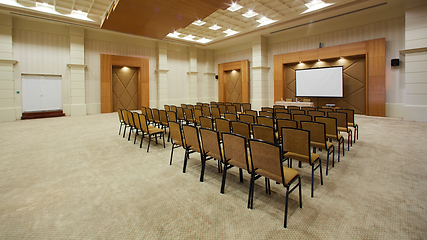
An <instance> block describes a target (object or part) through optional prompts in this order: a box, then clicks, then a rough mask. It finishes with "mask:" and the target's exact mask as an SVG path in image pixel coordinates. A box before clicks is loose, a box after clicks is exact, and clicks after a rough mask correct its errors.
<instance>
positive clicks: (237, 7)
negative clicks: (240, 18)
mask: <svg viewBox="0 0 427 240" xmlns="http://www.w3.org/2000/svg"><path fill="white" fill-rule="evenodd" d="M241 8H242V6H240V5H239V4H237V3H235V2H233V3H232V4H231V6H230V7H229V8H227V10H228V11H231V12H235V11H237V10H239V9H241Z"/></svg>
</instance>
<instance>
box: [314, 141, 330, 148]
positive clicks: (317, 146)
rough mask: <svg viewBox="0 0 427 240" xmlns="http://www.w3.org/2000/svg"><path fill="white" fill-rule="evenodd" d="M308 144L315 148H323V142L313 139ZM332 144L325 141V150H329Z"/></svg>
mask: <svg viewBox="0 0 427 240" xmlns="http://www.w3.org/2000/svg"><path fill="white" fill-rule="evenodd" d="M310 145H311V146H312V147H315V148H322V149H325V144H324V143H319V142H313V141H311V142H310ZM332 146H333V143H331V142H329V141H326V148H327V150H329V149H330V148H331V147H332Z"/></svg>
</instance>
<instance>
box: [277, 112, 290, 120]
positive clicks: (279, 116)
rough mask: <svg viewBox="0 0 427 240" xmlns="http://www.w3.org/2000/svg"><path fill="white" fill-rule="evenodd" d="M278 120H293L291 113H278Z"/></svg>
mask: <svg viewBox="0 0 427 240" xmlns="http://www.w3.org/2000/svg"><path fill="white" fill-rule="evenodd" d="M278 118H285V119H292V115H291V114H290V113H284V112H276V119H278Z"/></svg>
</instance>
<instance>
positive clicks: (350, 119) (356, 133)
mask: <svg viewBox="0 0 427 240" xmlns="http://www.w3.org/2000/svg"><path fill="white" fill-rule="evenodd" d="M337 112H344V113H347V122H348V126H349V127H352V128H354V136H353V142H354V143H355V142H356V136H357V139H359V125H357V123H355V122H354V110H353V109H338V110H337Z"/></svg>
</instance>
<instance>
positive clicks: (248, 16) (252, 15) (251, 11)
mask: <svg viewBox="0 0 427 240" xmlns="http://www.w3.org/2000/svg"><path fill="white" fill-rule="evenodd" d="M242 15H243V16H244V17H247V18H251V17H255V16H256V15H258V13H256V12H254V11H253V10H252V9H249V10H248V11H247V12H246V13H245V14H242Z"/></svg>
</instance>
